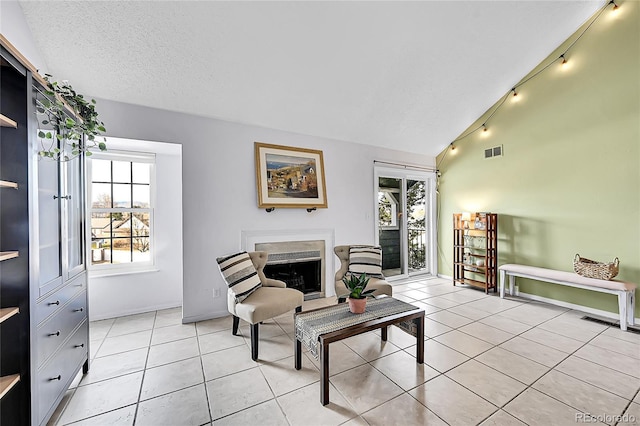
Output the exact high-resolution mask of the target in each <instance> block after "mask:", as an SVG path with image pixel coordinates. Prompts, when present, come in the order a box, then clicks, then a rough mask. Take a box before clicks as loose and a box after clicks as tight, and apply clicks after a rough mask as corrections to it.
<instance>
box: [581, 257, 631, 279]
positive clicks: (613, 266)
mask: <svg viewBox="0 0 640 426" xmlns="http://www.w3.org/2000/svg"><path fill="white" fill-rule="evenodd" d="M619 265H620V261H619V260H618V258H617V257H616V258H615V259H614V261H613V262H610V263H600V262H596V261H595V260H590V259H587V258H585V257H580V255H579V254H576V257H574V258H573V270H574V271H576V274H578V275H582V276H583V277H587V278H597V279H600V280H610V279H612V278H613V277H615V276H616V275H618V266H619Z"/></svg>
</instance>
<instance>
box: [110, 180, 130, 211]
mask: <svg viewBox="0 0 640 426" xmlns="http://www.w3.org/2000/svg"><path fill="white" fill-rule="evenodd" d="M113 207H116V208H131V185H129V184H121V183H114V184H113Z"/></svg>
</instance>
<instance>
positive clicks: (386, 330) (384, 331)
mask: <svg viewBox="0 0 640 426" xmlns="http://www.w3.org/2000/svg"><path fill="white" fill-rule="evenodd" d="M388 331H389V327H382V341H383V342H386V341H387V336H388V334H387V333H388Z"/></svg>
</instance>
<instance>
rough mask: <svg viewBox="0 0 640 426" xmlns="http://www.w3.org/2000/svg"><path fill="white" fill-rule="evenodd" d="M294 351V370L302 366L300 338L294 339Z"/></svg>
mask: <svg viewBox="0 0 640 426" xmlns="http://www.w3.org/2000/svg"><path fill="white" fill-rule="evenodd" d="M293 352H295V355H296V356H295V358H296V360H295V366H296V370H300V369H301V368H302V343H301V342H300V340H298V339H296V343H295V348H294V349H293Z"/></svg>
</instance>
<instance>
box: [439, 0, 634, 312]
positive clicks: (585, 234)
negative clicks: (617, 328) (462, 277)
mask: <svg viewBox="0 0 640 426" xmlns="http://www.w3.org/2000/svg"><path fill="white" fill-rule="evenodd" d="M594 16H595V15H594ZM587 24H588V23H586V24H585V25H587ZM583 28H584V26H583ZM583 28H581V29H579V30H578V31H577V32H576V33H575V34H574V35H573V36H572V37H570V38H569V39H568V40H567V41H566V42H565V43H563V45H561V46H559V47H558V49H557V50H556V51H554V52H553V53H551V54H550V55H549V57H548V58H546V59H545V60H544V61H542V62H541V64H540V65H539V66H538V68H536V69H535V70H532V72H531V74H530V75H532V74H533V73H535V72H536V71H537V70H538V69H540V68H541V67H542V66H544V65H545V64H547V63H548V62H549V61H550V60H553V59H554V58H558V57H559V56H560V54H561V53H562V52H563V51H564V50H566V49H567V47H568V46H569V45H570V44H571V43H572V42H573V41H574V40H576V38H577V36H578V35H579V34H580V32H581V31H582V29H583ZM517 56H518V53H517V52H514V60H517ZM566 56H567V59H568V63H567V66H566V67H565V69H562V67H561V66H560V61H558V62H557V63H555V64H553V65H552V66H551V67H549V68H548V69H547V70H545V71H544V72H542V73H540V74H539V75H538V76H537V77H535V78H533V79H531V80H530V81H528V82H526V83H525V84H524V85H523V86H522V87H521V88H520V89H518V94H519V96H518V98H520V99H519V102H517V103H515V102H512V100H511V99H508V100H507V101H506V102H505V104H504V105H503V106H502V108H501V109H500V110H499V111H498V112H497V113H496V114H495V115H494V116H493V118H492V119H491V120H490V121H489V124H488V128H489V131H488V132H487V133H488V134H487V135H482V134H481V133H482V132H481V131H478V132H475V133H473V134H472V135H470V136H468V137H466V138H464V139H462V140H461V141H459V142H457V143H456V144H455V145H456V147H457V149H456V150H455V151H453V153H452V152H451V151H449V152H446V151H444V152H443V153H441V154H440V155H439V156H438V159H437V160H438V164H439V170H440V172H441V177H440V179H439V199H438V202H439V204H438V209H439V216H438V226H439V232H438V245H439V247H438V252H439V253H438V256H439V271H440V273H441V274H444V275H449V276H451V275H453V270H452V262H453V259H452V257H453V247H452V238H453V237H452V232H453V223H452V222H453V219H452V215H453V213H456V212H463V211H469V212H477V211H488V212H493V213H498V215H499V220H498V238H499V242H498V251H499V262H498V264H499V265H501V264H505V263H520V264H525V265H533V266H540V267H545V268H551V269H557V270H562V271H572V270H573V258H574V255H575V254H576V253H580V255H582V256H583V257H587V258H589V259H594V260H599V261H612V260H613V259H614V258H615V257H619V258H620V273H619V275H618V277H616V279H620V280H625V281H631V282H634V283H636V284H640V150H639V146H640V2H636V1H625V2H622V3H621V7H620V10H619V11H618V12H617V13H612V12H611V6H609V8H608V9H607V10H605V11H604V13H603V14H602V16H601V17H600V18H599V19H598V21H596V22H595V23H594V24H593V25H592V26H591V28H590V29H589V30H588V31H587V32H586V33H585V34H584V36H583V37H582V38H580V39H579V40H578V41H577V42H576V44H575V45H574V46H573V47H572V48H571V49H570V50H569V52H568V54H567V55H566ZM525 79H526V77H524V78H523V81H524V80H525ZM504 84H505V92H506V90H508V89H509V87H508V86H509V85H510V84H512V82H509V81H505V82H504ZM499 101H500V100H499ZM499 101H498V102H499ZM496 105H497V103H496ZM496 105H494V107H495V106H496ZM494 107H492V108H490V109H489V110H488V111H487V112H486V113H485V114H484V115H483V116H482V117H480V118H479V119H478V121H476V122H475V123H473V124H472V125H470V126H469V128H468V129H467V130H466V131H465V132H463V133H462V135H464V134H466V133H467V132H468V131H470V130H473V129H474V128H476V127H478V126H480V125H482V123H483V122H484V121H485V120H486V119H487V117H488V116H489V114H491V111H492V110H493V108H494ZM500 145H502V147H503V150H504V156H503V157H497V158H491V159H484V150H485V149H487V148H491V147H495V146H500ZM454 153H455V154H454ZM518 285H519V287H520V291H521V292H524V293H530V294H536V295H539V296H543V297H547V298H552V299H557V300H561V301H566V302H570V303H575V304H578V305H583V306H587V307H591V308H595V309H601V310H605V311H610V312H618V304H617V299H616V297H615V296H613V295H608V294H603V293H597V292H592V291H587V290H580V289H575V288H570V287H565V286H560V285H554V284H548V283H543V282H539V281H532V280H524V279H518ZM639 295H640V292H639V291H636V299H638V296H639ZM635 316H636V317H640V303H636V311H635Z"/></svg>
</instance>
